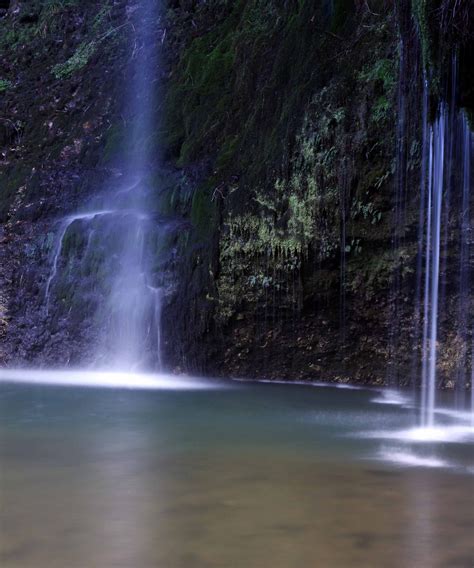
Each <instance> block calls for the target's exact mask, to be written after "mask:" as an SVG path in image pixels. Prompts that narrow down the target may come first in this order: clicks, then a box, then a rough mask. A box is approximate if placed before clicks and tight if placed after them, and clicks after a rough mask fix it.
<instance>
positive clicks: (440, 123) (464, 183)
mask: <svg viewBox="0 0 474 568" xmlns="http://www.w3.org/2000/svg"><path fill="white" fill-rule="evenodd" d="M453 114H454V116H453ZM423 138H424V140H423V148H425V147H426V148H427V149H428V159H427V163H426V161H425V160H423V167H426V168H427V169H426V173H425V172H422V188H421V207H422V208H423V210H424V211H425V219H424V226H425V231H424V239H426V240H425V259H424V298H423V339H422V371H421V389H422V392H421V424H422V426H424V427H428V428H431V427H433V426H434V425H435V414H436V390H437V387H438V380H437V365H438V339H439V320H440V309H441V305H440V300H441V299H442V297H443V296H442V295H441V286H442V281H443V280H442V274H441V273H442V272H444V271H446V270H447V268H446V265H447V262H448V259H447V257H448V251H449V248H448V245H449V227H447V226H446V224H448V223H449V220H450V217H449V213H450V211H449V210H448V211H446V209H447V208H448V207H449V206H450V203H449V200H450V197H449V195H450V194H451V195H457V194H460V197H461V203H460V210H459V219H458V225H459V248H460V251H459V259H458V262H459V267H458V269H459V272H458V273H459V300H458V304H459V305H458V310H457V314H456V315H457V318H456V321H455V326H456V331H457V332H458V333H459V335H460V341H461V353H460V357H459V359H460V360H459V365H458V372H457V374H456V392H457V395H458V396H457V398H458V400H459V399H461V400H462V406H463V405H464V391H465V388H466V365H467V361H468V359H467V343H468V334H467V330H468V313H469V302H468V298H469V270H470V256H471V255H470V246H471V242H470V235H471V220H470V206H469V202H470V189H471V187H470V185H471V178H470V157H471V152H472V135H471V131H470V128H469V123H468V119H467V117H466V115H465V114H464V113H463V112H457V111H455V110H454V109H453V108H451V109H449V108H448V106H447V105H446V104H444V103H442V104H441V105H440V108H439V110H438V113H437V117H436V120H435V121H434V123H433V124H432V125H431V126H430V127H429V128H424V129H423ZM458 164H459V166H460V170H461V174H460V175H458V172H457V168H456V166H457V165H458ZM425 180H427V181H425ZM425 186H426V198H425V195H424V192H425ZM425 204H426V207H425ZM451 209H452V210H451V213H452V212H453V210H454V207H451ZM443 223H444V226H443ZM443 234H444V235H446V236H445V240H444V243H443V242H442V241H443V239H442V237H443ZM420 235H421V233H419V239H420ZM418 246H419V249H420V242H419V245H418ZM442 251H444V260H443V264H444V267H445V268H444V269H443V270H441V269H440V264H441V253H442ZM440 295H441V296H440ZM443 303H444V300H443ZM473 346H474V344H473ZM473 356H474V354H473ZM471 381H472V379H471ZM471 390H472V389H471ZM460 393H462V394H460ZM471 405H472V412H473V416H474V396H473V397H472V402H471Z"/></svg>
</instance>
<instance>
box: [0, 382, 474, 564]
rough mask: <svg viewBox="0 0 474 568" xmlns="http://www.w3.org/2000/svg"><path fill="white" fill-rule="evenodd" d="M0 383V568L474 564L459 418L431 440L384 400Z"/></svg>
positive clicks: (473, 460) (313, 391) (305, 390)
mask: <svg viewBox="0 0 474 568" xmlns="http://www.w3.org/2000/svg"><path fill="white" fill-rule="evenodd" d="M7 375H8V373H5V372H3V374H2V375H0V566H1V567H2V568H30V567H31V568H76V567H77V568H86V567H87V568H89V567H90V568H120V567H123V568H155V567H158V568H175V567H176V568H178V567H179V568H181V567H182V568H193V567H199V568H201V567H202V568H208V567H209V568H210V567H215V568H254V567H255V568H266V567H267V566H268V567H272V568H293V567H296V566H302V567H305V568H306V567H313V566H316V567H322V568H332V567H339V566H341V567H345V566H361V567H362V566H363V567H380V566H384V567H391V566H393V567H416V568H418V567H425V566H426V567H430V568H431V567H435V566H440V567H445V566H449V567H457V566H459V567H466V568H472V567H473V566H474V539H473V537H472V535H473V528H474V469H473V468H474V436H473V431H472V428H471V427H470V426H469V424H468V420H467V417H465V416H463V415H462V413H460V415H459V416H458V415H456V416H454V417H453V416H452V415H451V414H450V413H449V412H446V413H440V415H439V417H438V419H439V423H440V425H441V426H440V428H439V429H438V430H439V431H438V433H437V434H436V432H431V433H429V432H428V433H427V432H425V431H420V430H418V429H416V428H415V425H416V414H417V411H416V409H415V408H413V407H412V405H411V404H410V400H409V397H406V396H405V395H400V394H398V393H392V392H385V393H380V392H377V391H372V390H350V389H341V388H327V387H322V386H321V387H313V386H303V385H300V386H298V385H291V386H289V385H282V384H262V383H220V382H217V381H204V380H199V381H194V380H192V379H182V380H179V379H174V378H170V377H159V378H157V379H156V383H154V382H153V381H154V380H155V379H154V378H153V377H145V378H143V377H141V378H140V377H139V376H137V377H133V380H131V379H130V377H129V376H125V375H123V376H122V375H120V376H112V375H109V376H107V377H106V378H103V379H100V377H98V376H96V377H95V378H94V377H93V376H92V375H85V374H77V373H76V374H66V373H63V374H62V375H59V374H53V373H51V374H48V373H43V375H35V378H32V377H31V376H30V375H27V374H22V372H19V373H18V372H17V373H16V374H11V373H10V377H9V376H7ZM47 376H49V377H50V379H51V380H47ZM22 377H23V378H24V379H25V380H26V381H34V382H31V383H30V384H26V383H25V384H22V383H21V382H19V381H21V378H22ZM87 377H89V378H88V379H87ZM134 382H135V383H136V384H137V386H140V388H137V389H135V388H130V387H131V386H133V384H134ZM46 383H49V384H46ZM68 383H70V385H69V386H66V385H68ZM94 384H95V385H96V388H91V386H92V385H94ZM71 385H72V386H71ZM110 387H114V388H110ZM446 433H447V434H446Z"/></svg>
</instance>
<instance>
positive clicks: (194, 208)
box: [191, 184, 217, 238]
mask: <svg viewBox="0 0 474 568" xmlns="http://www.w3.org/2000/svg"><path fill="white" fill-rule="evenodd" d="M213 197H214V196H213V192H212V189H211V186H209V185H208V184H206V185H205V186H201V187H200V188H198V189H197V190H196V191H195V192H194V195H193V199H192V204H191V222H192V224H193V225H194V227H195V229H196V231H197V234H198V236H199V237H200V238H206V237H209V236H210V235H212V233H213V232H214V231H215V229H216V226H217V204H216V201H215V200H214V198H213Z"/></svg>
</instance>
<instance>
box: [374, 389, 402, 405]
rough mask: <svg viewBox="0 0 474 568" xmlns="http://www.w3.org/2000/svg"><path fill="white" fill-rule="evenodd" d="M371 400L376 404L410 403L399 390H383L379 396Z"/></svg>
mask: <svg viewBox="0 0 474 568" xmlns="http://www.w3.org/2000/svg"><path fill="white" fill-rule="evenodd" d="M371 402H374V403H376V404H391V405H396V406H404V405H406V404H408V402H409V400H408V398H407V397H406V396H403V395H402V394H400V393H399V392H397V391H392V390H387V391H381V392H380V393H379V396H377V397H376V398H373V399H372V400H371Z"/></svg>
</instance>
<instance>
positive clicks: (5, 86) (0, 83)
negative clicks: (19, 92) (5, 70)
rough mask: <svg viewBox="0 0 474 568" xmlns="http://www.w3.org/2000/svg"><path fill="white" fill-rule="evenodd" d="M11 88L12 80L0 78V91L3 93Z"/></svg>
mask: <svg viewBox="0 0 474 568" xmlns="http://www.w3.org/2000/svg"><path fill="white" fill-rule="evenodd" d="M11 88H12V82H11V81H8V80H7V79H0V93H4V92H5V91H8V90H9V89H11Z"/></svg>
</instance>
